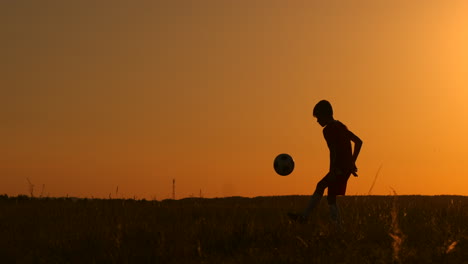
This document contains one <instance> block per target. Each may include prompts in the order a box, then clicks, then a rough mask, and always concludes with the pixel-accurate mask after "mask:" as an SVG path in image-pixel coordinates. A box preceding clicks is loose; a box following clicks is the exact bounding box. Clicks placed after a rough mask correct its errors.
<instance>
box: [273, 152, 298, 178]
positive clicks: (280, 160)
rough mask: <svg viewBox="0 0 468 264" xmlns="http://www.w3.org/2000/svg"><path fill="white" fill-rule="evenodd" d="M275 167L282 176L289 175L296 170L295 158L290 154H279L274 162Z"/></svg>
mask: <svg viewBox="0 0 468 264" xmlns="http://www.w3.org/2000/svg"><path fill="white" fill-rule="evenodd" d="M273 168H274V169H275V171H276V173H278V174H279V175H281V176H287V175H289V174H291V172H292V171H293V170H294V160H293V159H292V157H291V156H289V155H288V154H285V153H283V154H279V155H278V156H276V158H275V161H274V162H273Z"/></svg>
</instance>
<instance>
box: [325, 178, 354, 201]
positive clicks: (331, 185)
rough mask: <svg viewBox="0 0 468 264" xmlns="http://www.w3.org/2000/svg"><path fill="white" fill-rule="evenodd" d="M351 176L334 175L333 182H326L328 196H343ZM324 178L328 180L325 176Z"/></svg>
mask: <svg viewBox="0 0 468 264" xmlns="http://www.w3.org/2000/svg"><path fill="white" fill-rule="evenodd" d="M350 176H351V173H347V174H341V175H336V180H335V181H330V180H329V181H328V195H329V196H331V195H335V196H336V195H345V194H346V185H347V184H348V179H349V177H350ZM325 178H328V174H327V176H325Z"/></svg>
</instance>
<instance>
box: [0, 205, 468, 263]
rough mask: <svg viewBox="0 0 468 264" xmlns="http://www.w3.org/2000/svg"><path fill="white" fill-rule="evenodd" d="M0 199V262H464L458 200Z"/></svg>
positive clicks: (466, 237)
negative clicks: (310, 205) (296, 215)
mask: <svg viewBox="0 0 468 264" xmlns="http://www.w3.org/2000/svg"><path fill="white" fill-rule="evenodd" d="M307 200H308V197H306V196H280V197H257V198H241V197H231V198H219V199H197V198H190V199H182V200H177V201H174V200H165V201H159V202H158V201H135V200H121V199H113V200H97V199H93V200H91V199H88V200H85V199H84V200H78V201H73V200H71V199H29V198H27V197H25V196H23V197H19V198H18V197H10V198H8V197H6V196H4V197H3V198H2V199H0V232H1V239H0V262H1V263H468V197H460V196H430V197H429V196H347V197H339V200H338V202H339V204H340V206H341V208H342V214H343V220H344V223H343V227H344V230H343V231H342V232H339V231H338V230H336V229H335V226H334V225H332V224H331V223H330V222H329V218H328V206H327V204H326V200H325V199H323V200H322V203H321V204H320V207H319V208H318V210H317V211H316V212H315V214H314V215H313V216H312V217H311V219H310V221H309V222H308V223H306V224H299V223H290V222H289V220H288V219H287V217H286V213H287V212H291V211H300V210H302V209H303V207H304V206H305V205H306V203H307Z"/></svg>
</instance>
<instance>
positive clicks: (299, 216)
mask: <svg viewBox="0 0 468 264" xmlns="http://www.w3.org/2000/svg"><path fill="white" fill-rule="evenodd" d="M288 217H289V219H290V220H291V221H292V222H297V223H301V224H302V223H305V222H307V219H306V218H305V217H304V216H303V215H302V214H296V213H288Z"/></svg>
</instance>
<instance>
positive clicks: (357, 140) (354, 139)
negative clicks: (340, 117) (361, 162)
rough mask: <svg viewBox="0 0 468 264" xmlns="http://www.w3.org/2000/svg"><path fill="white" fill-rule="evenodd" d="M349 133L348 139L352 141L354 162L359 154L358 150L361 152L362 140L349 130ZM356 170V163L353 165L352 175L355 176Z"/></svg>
mask: <svg viewBox="0 0 468 264" xmlns="http://www.w3.org/2000/svg"><path fill="white" fill-rule="evenodd" d="M349 135H350V140H351V141H352V142H354V151H353V163H356V160H357V158H358V156H359V152H361V147H362V140H361V139H360V138H359V137H358V136H356V135H355V134H354V133H353V132H351V131H349ZM356 171H357V168H356V165H354V172H353V175H354V176H357V174H356Z"/></svg>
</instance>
